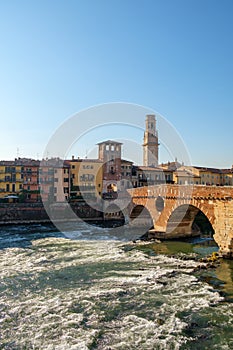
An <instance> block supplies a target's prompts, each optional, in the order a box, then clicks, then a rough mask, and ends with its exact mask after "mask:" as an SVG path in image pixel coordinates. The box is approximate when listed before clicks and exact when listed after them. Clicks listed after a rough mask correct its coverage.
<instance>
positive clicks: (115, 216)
mask: <svg viewBox="0 0 233 350" xmlns="http://www.w3.org/2000/svg"><path fill="white" fill-rule="evenodd" d="M104 220H105V221H108V220H109V221H110V220H117V221H118V224H119V226H123V225H124V224H125V216H124V213H123V211H122V210H121V209H120V208H119V207H118V205H116V204H110V205H109V206H108V207H107V208H106V209H105V211H104Z"/></svg>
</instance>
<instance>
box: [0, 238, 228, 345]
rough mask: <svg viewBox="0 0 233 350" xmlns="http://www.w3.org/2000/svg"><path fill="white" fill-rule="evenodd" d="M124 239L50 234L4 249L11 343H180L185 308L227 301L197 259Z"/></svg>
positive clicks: (4, 330) (1, 268) (0, 271)
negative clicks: (199, 271) (129, 245)
mask: <svg viewBox="0 0 233 350" xmlns="http://www.w3.org/2000/svg"><path fill="white" fill-rule="evenodd" d="M123 248H124V245H123V244H122V243H120V242H117V241H87V240H85V241H71V240H69V239H64V238H44V239H38V240H35V241H33V242H32V245H31V246H30V247H27V248H8V249H4V250H1V251H0V276H1V297H0V310H1V311H0V320H1V322H0V328H1V344H2V346H3V348H6V349H25V348H26V349H82V350H83V349H101V350H102V349H106V350H107V349H109V348H111V349H122V350H125V349H136V348H137V349H147V350H149V349H179V348H181V346H182V345H184V344H185V343H186V342H187V341H191V340H192V339H193V338H192V336H190V335H189V336H187V335H186V334H184V330H185V329H186V328H187V327H188V325H189V318H188V317H187V316H185V317H181V316H180V315H182V314H183V313H188V314H191V313H195V312H200V311H201V310H202V311H203V310H204V309H209V308H211V307H213V306H214V305H220V304H219V302H221V301H222V297H220V295H219V293H217V292H215V291H214V290H213V289H212V288H211V287H210V286H209V285H207V284H205V283H203V282H200V281H198V280H197V278H195V277H194V276H193V275H192V274H191V272H192V270H193V268H194V267H196V265H197V263H196V262H195V261H192V260H188V261H183V260H179V259H176V258H169V257H165V256H163V255H157V256H154V257H150V258H149V257H148V256H146V255H144V253H143V252H141V251H138V250H129V251H125V250H124V249H123Z"/></svg>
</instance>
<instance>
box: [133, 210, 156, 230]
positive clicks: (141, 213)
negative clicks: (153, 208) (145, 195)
mask: <svg viewBox="0 0 233 350" xmlns="http://www.w3.org/2000/svg"><path fill="white" fill-rule="evenodd" d="M130 223H131V224H133V225H135V226H146V227H148V229H151V228H153V227H154V226H153V219H152V217H151V214H150V212H149V210H148V209H147V208H145V207H144V206H143V205H136V206H135V207H134V208H133V210H132V211H131V213H130Z"/></svg>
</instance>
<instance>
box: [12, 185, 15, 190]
mask: <svg viewBox="0 0 233 350" xmlns="http://www.w3.org/2000/svg"><path fill="white" fill-rule="evenodd" d="M12 192H15V184H12Z"/></svg>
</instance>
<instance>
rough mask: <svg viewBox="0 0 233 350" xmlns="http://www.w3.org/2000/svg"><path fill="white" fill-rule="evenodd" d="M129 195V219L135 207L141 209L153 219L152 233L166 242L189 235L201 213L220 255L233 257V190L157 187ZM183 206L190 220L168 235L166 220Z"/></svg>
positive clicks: (142, 188)
mask: <svg viewBox="0 0 233 350" xmlns="http://www.w3.org/2000/svg"><path fill="white" fill-rule="evenodd" d="M129 193H130V195H131V198H132V202H131V205H130V206H129V208H128V210H129V216H130V213H131V212H132V210H133V208H134V207H135V206H137V205H142V206H144V207H145V208H147V209H148V211H149V212H150V214H151V216H152V218H153V225H154V231H156V232H160V233H161V235H162V234H163V237H165V238H166V237H167V238H177V237H180V236H187V235H190V232H191V226H192V223H193V221H194V219H195V216H196V214H197V212H198V211H199V210H200V211H201V212H202V213H203V214H204V215H205V216H206V217H207V219H208V220H209V222H210V224H211V225H212V227H213V230H214V232H215V233H214V240H215V241H216V243H217V244H218V246H219V249H220V252H221V253H222V254H223V255H226V256H229V257H232V256H233V187H226V186H225V187H220V186H219V187H216V186H201V185H195V186H182V185H158V186H148V187H141V188H136V189H131V190H129ZM158 198H160V201H161V200H163V202H164V208H163V209H161V208H158V206H156V201H157V199H158ZM183 206H186V207H192V208H194V209H193V210H190V211H189V214H190V216H189V217H188V216H187V217H186V218H185V217H184V222H183V224H181V225H177V229H176V230H173V231H172V230H171V232H169V231H168V230H167V228H168V223H169V218H170V217H171V215H172V214H173V213H174V212H175V211H176V210H178V211H179V208H182V207H183ZM195 208H196V213H195ZM186 213H187V212H186ZM180 214H181V213H180ZM184 215H185V212H184Z"/></svg>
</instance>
